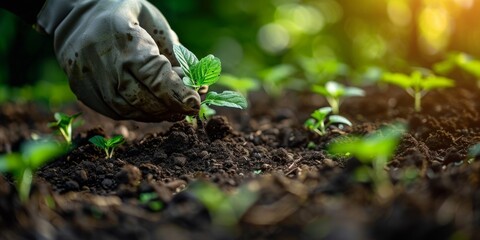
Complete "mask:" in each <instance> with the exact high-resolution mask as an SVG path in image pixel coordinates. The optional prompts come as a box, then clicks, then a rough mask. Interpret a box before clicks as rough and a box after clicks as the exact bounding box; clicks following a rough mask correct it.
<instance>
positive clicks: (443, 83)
mask: <svg viewBox="0 0 480 240" xmlns="http://www.w3.org/2000/svg"><path fill="white" fill-rule="evenodd" d="M383 81H384V82H387V83H390V84H394V85H397V86H399V87H401V88H403V89H404V90H405V91H406V92H407V93H408V94H409V95H410V96H412V97H413V98H414V99H415V103H414V104H415V105H414V107H415V111H416V112H420V111H421V110H422V105H421V104H422V103H421V100H422V98H423V96H425V95H426V94H427V93H428V92H429V91H430V90H432V89H437V88H447V87H452V86H454V82H453V80H451V79H448V78H444V77H438V76H435V75H433V74H430V75H427V76H423V75H422V72H421V71H419V70H416V71H414V72H412V74H411V75H410V76H408V75H405V74H401V73H384V74H383Z"/></svg>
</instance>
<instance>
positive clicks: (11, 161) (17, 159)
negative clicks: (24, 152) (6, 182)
mask: <svg viewBox="0 0 480 240" xmlns="http://www.w3.org/2000/svg"><path fill="white" fill-rule="evenodd" d="M23 168H24V163H23V160H22V156H21V155H20V154H18V153H9V154H5V155H3V156H0V172H4V173H7V172H10V173H13V174H15V173H16V172H19V171H21V170H22V169H23Z"/></svg>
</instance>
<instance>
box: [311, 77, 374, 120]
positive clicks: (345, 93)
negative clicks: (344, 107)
mask: <svg viewBox="0 0 480 240" xmlns="http://www.w3.org/2000/svg"><path fill="white" fill-rule="evenodd" d="M312 91H314V92H316V93H319V94H321V95H323V96H324V97H325V98H326V99H327V102H328V104H330V107H332V113H333V114H339V113H340V104H341V103H342V100H343V99H344V98H346V97H354V96H365V91H363V90H362V89H360V88H356V87H346V86H344V85H343V84H340V83H337V82H334V81H328V82H327V83H326V84H325V86H321V85H313V86H312Z"/></svg>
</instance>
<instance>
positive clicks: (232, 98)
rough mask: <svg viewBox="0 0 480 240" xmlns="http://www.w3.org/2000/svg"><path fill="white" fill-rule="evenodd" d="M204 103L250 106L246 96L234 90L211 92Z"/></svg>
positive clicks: (239, 106)
mask: <svg viewBox="0 0 480 240" xmlns="http://www.w3.org/2000/svg"><path fill="white" fill-rule="evenodd" d="M202 104H208V105H215V106H220V107H232V108H240V109H245V108H247V106H248V103H247V100H246V99H245V97H243V96H242V95H240V94H239V93H237V92H234V91H223V92H222V93H216V92H209V93H207V96H206V97H205V100H204V101H203V102H202Z"/></svg>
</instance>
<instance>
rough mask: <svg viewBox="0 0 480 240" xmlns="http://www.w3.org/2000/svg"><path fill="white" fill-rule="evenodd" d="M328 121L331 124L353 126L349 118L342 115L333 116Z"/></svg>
mask: <svg viewBox="0 0 480 240" xmlns="http://www.w3.org/2000/svg"><path fill="white" fill-rule="evenodd" d="M328 120H329V121H330V123H341V124H345V125H348V126H352V123H351V122H350V121H349V120H348V119H347V118H345V117H343V116H340V115H332V116H330V117H329V118H328Z"/></svg>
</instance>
